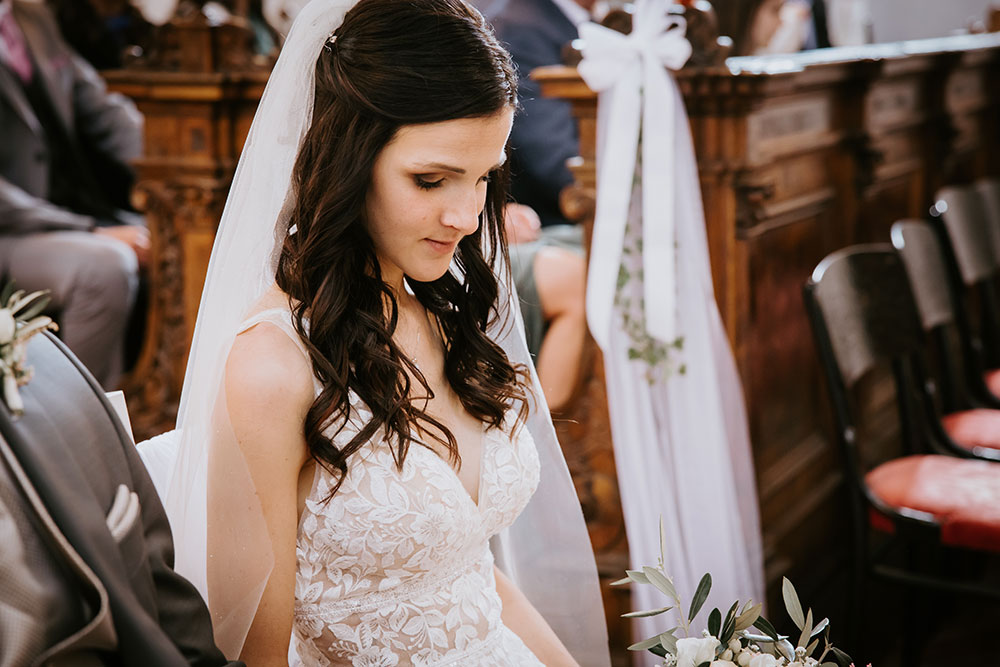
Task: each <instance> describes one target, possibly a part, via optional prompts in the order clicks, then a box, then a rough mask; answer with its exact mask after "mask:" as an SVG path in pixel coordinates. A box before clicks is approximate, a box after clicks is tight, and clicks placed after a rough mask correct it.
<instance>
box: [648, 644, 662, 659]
mask: <svg viewBox="0 0 1000 667" xmlns="http://www.w3.org/2000/svg"><path fill="white" fill-rule="evenodd" d="M646 650H647V651H649V652H650V653H652V654H653V655H658V656H660V657H661V658H666V657H667V652H666V650H665V649H664V648H663V647H662V646H650V647H649V648H648V649H646Z"/></svg>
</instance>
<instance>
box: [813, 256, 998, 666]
mask: <svg viewBox="0 0 1000 667" xmlns="http://www.w3.org/2000/svg"><path fill="white" fill-rule="evenodd" d="M804 298H805V304H806V310H807V312H808V315H809V319H810V322H811V324H812V328H813V333H814V336H815V340H816V348H817V351H818V353H819V356H820V360H821V362H822V366H823V368H824V371H825V374H826V378H827V383H828V388H829V394H830V400H831V402H832V406H833V414H834V419H835V426H836V439H837V442H838V444H839V446H840V449H841V450H842V453H843V461H844V467H845V476H846V478H847V481H848V485H849V490H850V498H851V507H852V516H853V527H854V549H853V568H852V569H853V576H852V581H853V585H852V588H851V592H852V595H851V597H852V603H853V604H852V607H853V614H852V619H851V620H852V626H853V627H852V628H851V633H850V634H851V638H852V640H853V643H854V645H855V646H857V640H858V637H859V628H860V627H864V624H863V613H864V609H865V592H866V584H867V582H868V579H869V578H870V577H873V576H874V577H879V578H882V579H885V580H888V581H891V582H895V583H897V584H902V585H903V586H904V589H905V590H906V591H907V592H908V596H911V595H912V592H913V590H914V589H916V588H923V589H931V590H941V591H951V592H955V593H964V594H976V595H981V596H986V597H989V598H992V599H996V600H1000V590H995V589H992V588H987V587H984V586H983V585H982V583H981V582H977V581H973V580H968V579H963V578H962V577H961V576H960V575H959V574H958V573H956V572H949V571H948V570H947V568H942V567H940V561H941V557H942V555H943V554H945V553H949V554H950V553H967V552H975V553H978V554H982V553H998V552H1000V512H997V511H996V510H995V509H994V508H995V507H996V504H997V501H1000V465H998V464H996V463H991V462H988V461H981V460H972V459H969V458H962V457H963V456H964V457H968V456H970V454H969V453H968V452H965V451H964V450H961V449H960V448H956V447H954V446H951V445H949V444H948V441H947V439H942V438H940V437H939V436H940V434H939V433H938V432H937V430H936V429H934V428H933V426H932V424H933V421H934V420H935V419H936V406H935V401H934V396H933V394H932V392H931V391H930V389H929V383H928V382H927V379H928V378H927V373H926V371H925V368H924V362H923V359H922V355H923V347H924V335H923V327H922V324H921V320H920V315H919V313H918V311H917V306H916V303H915V301H914V296H913V293H912V291H911V288H910V284H909V280H908V277H907V273H906V269H905V267H904V265H903V260H902V259H901V257H900V256H899V254H897V253H896V252H895V251H894V249H893V248H892V246H890V245H887V244H874V245H864V246H854V247H851V248H846V249H843V250H840V251H838V252H835V253H833V254H831V255H829V256H828V257H826V258H825V259H824V260H823V261H822V262H821V263H820V264H819V265H818V266H817V267H816V269H815V271H814V272H813V275H812V277H811V278H810V280H809V281H807V283H806V285H805V288H804ZM884 368H888V369H889V370H891V377H892V384H893V386H894V389H895V393H896V409H897V413H898V419H899V426H900V437H899V439H898V443H897V445H898V446H897V447H896V448H895V450H894V451H891V452H887V451H886V450H885V449H884V448H883V447H881V446H880V443H875V442H871V441H868V439H867V438H866V436H865V435H864V434H863V433H864V431H863V429H861V428H860V425H861V422H862V412H863V408H864V406H863V405H859V403H858V400H857V399H858V389H859V387H860V386H861V385H862V384H863V380H866V379H868V378H870V377H871V376H872V375H873V374H874V373H875V371H877V370H879V369H884ZM942 454H948V455H942ZM956 455H957V456H956ZM941 489H946V490H947V492H946V493H939V492H938V491H940V490H941ZM873 530H874V531H877V533H879V539H878V540H875V539H873ZM906 610H907V611H909V612H914V605H913V604H907V606H906ZM914 613H915V612H914ZM907 627H908V628H911V629H913V628H914V626H913V625H912V624H907ZM918 634H919V633H918ZM919 644H920V642H919V641H917V640H915V639H914V640H911V641H908V642H906V644H905V646H906V647H908V648H909V649H911V650H912V651H914V652H918V650H919ZM915 660H916V659H915V656H914V655H913V654H911V655H910V656H908V659H907V660H906V661H905V662H904V664H906V665H908V666H909V665H916V664H917V662H916V661H915Z"/></svg>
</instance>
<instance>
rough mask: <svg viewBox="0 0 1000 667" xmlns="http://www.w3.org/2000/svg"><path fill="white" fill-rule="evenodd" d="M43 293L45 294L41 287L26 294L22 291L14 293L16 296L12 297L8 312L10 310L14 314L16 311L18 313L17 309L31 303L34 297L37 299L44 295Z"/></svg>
mask: <svg viewBox="0 0 1000 667" xmlns="http://www.w3.org/2000/svg"><path fill="white" fill-rule="evenodd" d="M45 294H46V290H43V289H40V290H38V291H37V292H32V293H31V294H28V295H27V296H25V295H24V292H23V291H21V292H17V293H16V294H15V295H14V296H15V297H17V298H15V299H14V303H13V305H11V307H10V312H12V313H13V314H14V315H17V313H18V311H19V310H21V309H22V308H24V307H25V306H27V305H28V304H29V303H31V302H32V301H34V300H35V299H38V298H41V297H43V296H45ZM22 317H23V316H22Z"/></svg>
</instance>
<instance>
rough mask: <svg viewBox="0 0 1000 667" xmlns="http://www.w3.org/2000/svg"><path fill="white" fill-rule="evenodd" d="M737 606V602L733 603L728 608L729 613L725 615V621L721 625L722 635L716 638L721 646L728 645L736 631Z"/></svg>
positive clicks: (738, 604) (738, 602) (738, 603)
mask: <svg viewBox="0 0 1000 667" xmlns="http://www.w3.org/2000/svg"><path fill="white" fill-rule="evenodd" d="M739 606H740V601H739V600H737V601H736V602H734V603H733V606H732V607H730V608H729V613H728V614H726V620H725V621H723V623H722V633H721V634H720V635H718V637H719V641H720V642H722V643H723V644H728V643H729V640H730V639H732V638H733V632H734V631H735V630H736V609H737V608H738V607H739Z"/></svg>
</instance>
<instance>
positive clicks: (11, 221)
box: [0, 0, 149, 388]
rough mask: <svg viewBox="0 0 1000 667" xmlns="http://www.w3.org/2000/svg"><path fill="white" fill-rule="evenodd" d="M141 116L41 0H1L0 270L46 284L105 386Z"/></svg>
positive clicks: (130, 229)
mask: <svg viewBox="0 0 1000 667" xmlns="http://www.w3.org/2000/svg"><path fill="white" fill-rule="evenodd" d="M141 152H142V117H141V116H140V115H139V113H138V111H137V110H136V108H135V106H134V105H133V104H132V103H131V102H130V101H129V100H127V99H126V98H124V97H122V96H120V95H117V94H113V93H108V92H107V90H106V89H105V86H104V82H103V81H102V80H101V78H100V77H99V76H98V74H97V72H96V71H95V70H94V68H93V67H91V66H90V65H89V64H88V63H87V62H86V61H85V60H84V59H83V58H81V57H80V56H79V55H78V54H77V53H75V52H74V51H73V50H72V49H71V48H70V46H69V45H68V44H67V43H66V42H65V40H64V39H63V38H62V36H61V35H60V32H59V28H58V26H57V24H56V21H55V20H54V18H53V16H52V14H51V13H50V11H49V9H48V8H47V7H46V6H45V5H44V4H42V3H40V2H28V1H27V0H0V277H2V278H3V279H7V280H9V279H13V280H14V281H15V282H16V283H17V285H18V287H19V288H21V289H26V290H38V289H47V290H50V291H51V297H52V303H51V306H50V308H51V309H52V310H53V314H54V315H55V316H56V318H57V320H58V321H59V324H60V327H61V334H60V335H61V336H62V338H63V340H64V341H65V342H66V344H67V345H69V347H70V349H72V350H73V352H75V353H76V354H77V356H79V357H80V359H81V360H82V361H83V362H84V364H86V366H87V367H88V368H89V369H90V371H91V372H92V373H93V374H94V375H95V376H96V377H97V379H98V381H99V382H101V383H102V384H103V385H104V387H105V388H112V387H114V386H115V385H116V384H117V382H118V379H119V377H120V375H121V373H122V366H123V352H122V350H123V342H124V336H125V329H126V325H127V323H128V321H129V317H130V314H131V311H132V307H133V304H134V301H135V297H136V292H137V289H138V284H139V271H140V267H141V266H142V265H143V264H144V263H145V261H146V257H147V254H148V249H149V236H148V232H147V230H146V228H145V226H144V222H143V219H142V218H141V216H139V215H138V214H136V213H135V212H134V211H132V210H130V206H129V192H130V189H131V186H132V183H133V180H134V175H133V172H132V169H131V168H130V167H129V166H128V162H129V161H130V160H132V159H134V158H137V157H138V156H139V155H140V154H141Z"/></svg>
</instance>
